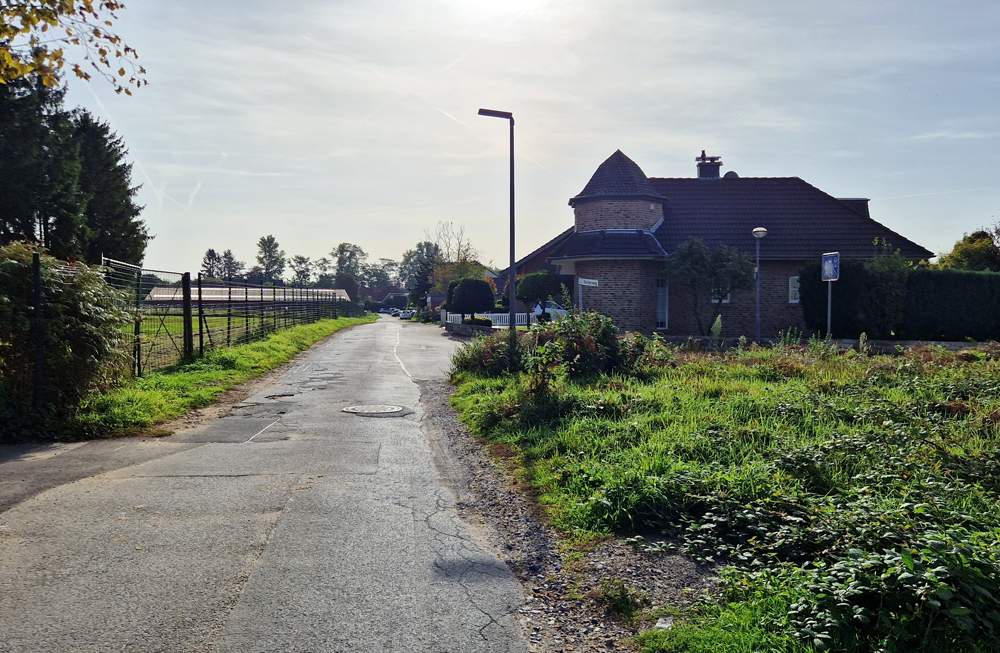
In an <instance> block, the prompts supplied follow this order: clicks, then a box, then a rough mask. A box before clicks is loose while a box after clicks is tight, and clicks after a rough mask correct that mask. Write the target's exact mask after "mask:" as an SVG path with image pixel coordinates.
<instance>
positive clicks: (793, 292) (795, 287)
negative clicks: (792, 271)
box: [788, 277, 799, 304]
mask: <svg viewBox="0 0 1000 653" xmlns="http://www.w3.org/2000/svg"><path fill="white" fill-rule="evenodd" d="M788 303H789V304H798V303H799V278H798V277H788Z"/></svg>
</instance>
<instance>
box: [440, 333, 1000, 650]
mask: <svg viewBox="0 0 1000 653" xmlns="http://www.w3.org/2000/svg"><path fill="white" fill-rule="evenodd" d="M454 381H455V382H456V385H457V391H456V394H455V396H454V397H453V404H454V406H455V407H456V409H457V410H458V412H459V414H460V416H461V417H462V419H463V420H464V421H465V422H466V423H467V424H468V425H469V426H470V428H471V430H472V431H473V432H474V433H475V434H477V435H479V436H481V437H484V438H487V439H489V440H491V441H496V442H502V443H505V444H506V445H508V446H509V447H511V448H512V449H513V450H514V451H515V452H517V455H518V457H519V461H520V465H521V470H522V473H523V474H524V476H525V478H526V479H527V480H528V481H529V482H530V483H531V484H533V486H534V487H535V488H536V489H537V491H538V495H539V497H540V501H541V503H542V504H543V506H544V507H545V510H546V511H547V514H548V515H549V517H550V518H551V520H552V522H553V524H554V525H555V526H557V527H558V528H560V529H563V530H565V531H567V532H575V533H578V534H579V533H583V534H585V533H594V532H596V533H611V534H616V535H618V536H621V537H633V538H634V539H633V540H632V541H633V542H634V543H635V545H636V546H641V547H646V548H650V549H666V550H672V551H680V552H683V553H686V554H687V555H689V556H692V557H694V558H696V559H698V560H700V561H702V562H703V563H704V564H706V565H708V566H709V567H710V568H713V569H715V570H717V571H718V572H719V573H720V574H721V578H722V585H721V587H722V589H721V591H720V593H719V594H718V595H715V596H712V597H708V598H707V599H706V600H705V601H704V602H703V603H701V604H699V605H698V606H697V607H695V608H694V609H691V610H688V611H685V612H683V613H679V614H678V615H677V617H678V619H677V625H676V626H674V628H672V629H670V630H662V631H655V632H649V633H645V634H643V635H640V637H639V643H640V645H641V646H642V648H643V650H645V651H649V652H654V651H704V652H712V653H729V652H733V653H735V652H748V653H749V652H751V651H814V650H838V651H923V650H927V651H936V652H945V651H954V652H959V651H962V652H965V651H988V650H996V648H995V642H996V641H997V638H998V637H1000V632H998V631H1000V501H998V499H1000V352H998V351H997V350H996V349H995V348H994V349H992V350H988V351H980V352H963V353H960V354H954V353H949V352H945V351H943V350H931V349H923V350H916V351H911V352H907V353H905V354H903V355H899V356H868V355H864V354H861V353H858V352H856V351H850V352H846V353H844V352H837V351H836V350H834V349H832V348H830V347H829V346H827V345H825V344H824V343H814V345H813V346H811V347H808V348H803V347H776V348H774V349H757V348H748V349H742V350H737V351H734V352H731V353H727V354H717V353H714V354H713V353H686V352H681V351H677V352H674V354H673V360H672V361H670V363H669V364H661V365H657V366H656V367H655V368H654V369H648V370H643V371H642V372H641V373H630V374H601V375H597V376H592V377H589V378H586V379H583V380H572V379H568V378H565V377H560V378H559V379H558V380H557V381H556V382H554V383H551V384H550V385H549V386H547V387H546V389H545V392H544V393H540V392H539V390H538V386H539V384H538V382H537V380H535V381H533V380H532V378H531V376H530V375H528V374H521V375H520V376H517V377H511V376H499V377H495V378H486V377H481V376H475V375H472V374H469V373H459V374H457V375H456V377H455V379H454ZM635 536H638V537H635ZM639 589H641V588H639Z"/></svg>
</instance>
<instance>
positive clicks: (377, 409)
mask: <svg viewBox="0 0 1000 653" xmlns="http://www.w3.org/2000/svg"><path fill="white" fill-rule="evenodd" d="M344 412H345V413H351V414H353V415H366V416H369V417H392V416H393V415H399V414H401V413H402V412H403V407H402V406H392V405H390V404H365V405H363V406H348V407H347V408H345V409H344Z"/></svg>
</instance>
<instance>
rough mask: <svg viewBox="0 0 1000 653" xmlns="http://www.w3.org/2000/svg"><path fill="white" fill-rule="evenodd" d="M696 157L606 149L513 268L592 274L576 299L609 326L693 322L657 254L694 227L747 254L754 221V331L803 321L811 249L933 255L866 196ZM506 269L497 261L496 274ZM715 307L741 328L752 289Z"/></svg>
mask: <svg viewBox="0 0 1000 653" xmlns="http://www.w3.org/2000/svg"><path fill="white" fill-rule="evenodd" d="M696 161H697V169H698V176H697V177H684V178H658V177H647V176H646V175H645V173H644V172H643V171H642V169H641V168H640V167H639V166H638V165H636V163H635V162H634V161H632V160H631V159H629V158H628V157H627V156H625V154H623V153H622V152H621V151H620V150H619V151H616V152H615V153H614V154H612V155H611V156H610V157H608V159H607V160H605V161H604V162H603V163H602V164H601V165H600V166H599V167H598V168H597V171H596V172H595V173H594V175H593V176H592V177H591V178H590V181H589V182H588V183H587V185H586V186H584V188H583V190H582V191H580V193H578V194H577V195H576V196H574V197H572V198H571V199H570V200H569V205H570V206H571V207H572V208H573V215H574V225H573V226H572V227H570V228H569V229H567V230H565V231H563V232H562V233H560V234H559V235H557V236H556V237H554V238H553V239H552V240H550V241H548V242H546V243H545V244H543V245H542V246H541V247H539V248H538V249H536V250H535V251H533V252H531V253H530V254H528V255H527V256H526V257H524V258H522V259H521V260H520V261H518V262H517V263H516V264H515V270H516V273H517V275H518V276H520V275H523V274H527V273H530V272H534V271H537V270H540V269H544V268H549V269H553V270H554V271H557V272H558V273H560V274H563V275H566V278H567V279H570V280H571V281H572V280H575V279H576V278H577V277H583V278H587V279H596V280H597V281H598V283H599V285H598V287H596V288H594V287H587V288H584V289H583V303H584V307H585V308H587V309H593V310H597V311H600V312H602V313H605V314H607V315H609V316H611V317H612V318H614V319H615V322H616V323H617V324H618V326H619V328H621V329H623V330H642V331H654V330H659V331H662V332H665V333H668V334H678V335H689V334H695V333H697V331H698V327H697V324H696V321H695V318H694V316H693V315H692V314H691V310H690V305H691V303H690V297H687V296H686V295H685V291H684V289H683V288H681V287H680V284H677V283H675V284H671V283H670V282H669V281H668V280H667V279H666V278H665V276H664V274H663V263H664V259H665V258H666V256H667V254H668V253H669V252H671V251H672V250H673V249H674V248H676V247H677V246H678V245H680V244H681V243H682V242H684V241H685V240H688V239H691V238H700V239H701V240H703V241H705V243H706V244H708V245H709V246H710V247H713V246H719V245H728V246H731V247H735V248H737V249H740V250H742V251H744V252H745V253H746V254H748V255H751V256H752V255H753V251H754V239H753V236H752V235H751V231H752V230H753V229H754V227H766V228H767V230H768V234H767V237H766V238H765V239H764V240H763V241H762V242H761V271H760V272H761V322H762V330H761V332H762V335H764V336H774V335H776V334H777V333H778V332H779V331H781V330H784V329H787V328H789V327H798V328H803V327H804V324H803V319H802V311H801V308H800V306H799V293H798V286H799V278H798V275H799V270H801V269H802V267H803V265H804V264H805V263H807V262H818V261H819V257H820V254H821V253H823V252H829V251H839V252H840V254H841V257H842V258H846V259H865V258H871V257H872V256H874V255H875V254H876V246H875V245H874V244H873V243H874V242H875V240H876V239H878V240H879V241H883V242H887V243H888V244H889V246H890V247H892V248H893V249H898V250H899V251H900V252H901V253H902V255H903V256H904V257H906V258H908V259H912V260H920V259H926V258H930V257H932V256H934V254H933V253H932V252H930V251H928V250H927V249H925V248H923V247H921V246H920V245H917V244H916V243H914V242H913V241H911V240H909V239H907V238H905V237H903V236H901V235H900V234H898V233H896V232H894V231H892V230H891V229H889V228H888V227H886V226H885V225H882V224H880V223H879V222H877V221H875V220H873V219H872V218H871V216H870V215H869V212H868V200H867V199H864V198H836V197H833V196H831V195H828V194H827V193H824V192H823V191H821V190H820V189H818V188H816V187H815V186H812V185H810V184H808V183H806V182H805V181H803V180H802V179H799V178H798V177H740V176H739V175H737V174H736V173H735V172H727V173H726V174H725V175H723V176H720V174H719V172H720V168H721V167H722V161H721V159H720V157H714V156H706V155H705V153H704V151H703V152H702V153H701V156H699V157H698V158H697V159H696ZM506 275H507V272H506V270H504V271H501V272H499V273H498V274H497V276H498V283H503V280H505V279H506ZM573 295H574V297H576V289H575V288H574V292H573ZM704 301H706V302H709V301H711V298H709V297H706V298H705V300H704ZM721 313H722V320H723V326H724V330H725V331H724V333H725V335H728V336H735V335H740V334H745V335H752V334H753V331H754V326H753V320H754V292H753V290H747V291H740V292H734V293H732V295H731V296H730V297H728V298H727V300H726V302H725V303H724V304H723V306H722V309H721Z"/></svg>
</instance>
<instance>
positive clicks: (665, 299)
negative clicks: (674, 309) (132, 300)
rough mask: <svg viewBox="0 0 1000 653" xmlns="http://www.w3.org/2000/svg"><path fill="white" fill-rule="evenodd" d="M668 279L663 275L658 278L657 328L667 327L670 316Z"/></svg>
mask: <svg viewBox="0 0 1000 653" xmlns="http://www.w3.org/2000/svg"><path fill="white" fill-rule="evenodd" d="M669 289H670V287H669V286H668V285H667V280H666V279H663V278H662V277H661V278H659V279H657V280H656V328H657V329H666V328H667V325H668V319H669V316H670V305H669V293H668V291H669Z"/></svg>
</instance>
